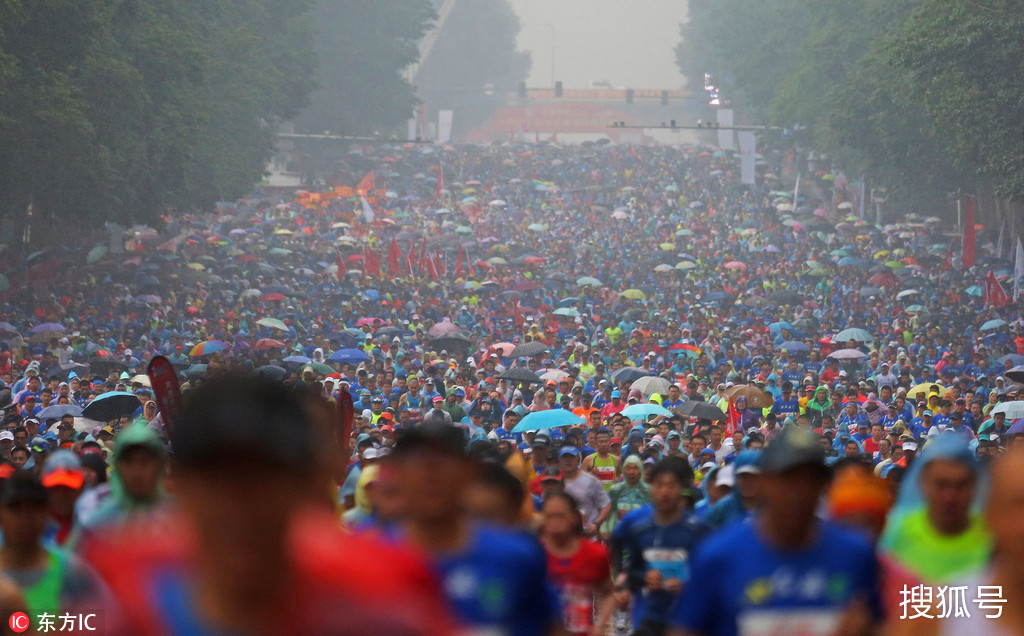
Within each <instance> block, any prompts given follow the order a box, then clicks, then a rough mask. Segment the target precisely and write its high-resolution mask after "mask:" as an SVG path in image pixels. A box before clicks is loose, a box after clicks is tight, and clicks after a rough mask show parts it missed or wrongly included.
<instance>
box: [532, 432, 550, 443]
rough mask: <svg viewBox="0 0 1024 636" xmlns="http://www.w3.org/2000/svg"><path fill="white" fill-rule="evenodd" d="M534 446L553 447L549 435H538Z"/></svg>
mask: <svg viewBox="0 0 1024 636" xmlns="http://www.w3.org/2000/svg"><path fill="white" fill-rule="evenodd" d="M533 445H534V446H551V436H550V435H548V434H547V433H537V434H536V435H534V436H533Z"/></svg>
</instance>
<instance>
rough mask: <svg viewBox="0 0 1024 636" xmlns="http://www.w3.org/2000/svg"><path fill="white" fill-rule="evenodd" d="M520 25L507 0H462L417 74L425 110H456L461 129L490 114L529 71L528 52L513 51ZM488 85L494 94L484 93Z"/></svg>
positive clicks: (458, 126)
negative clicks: (492, 88)
mask: <svg viewBox="0 0 1024 636" xmlns="http://www.w3.org/2000/svg"><path fill="white" fill-rule="evenodd" d="M519 29H520V26H519V18H518V17H517V16H516V14H515V11H514V10H513V9H512V5H511V4H509V2H508V0H460V1H459V3H458V4H456V5H455V8H454V9H452V12H451V15H450V16H448V20H447V21H446V22H445V24H444V27H443V28H442V29H441V31H440V33H438V38H437V41H436V43H435V44H434V46H433V48H432V49H431V51H430V54H429V56H428V57H427V58H426V59H425V60H422V62H421V64H420V68H419V72H418V74H417V75H416V88H417V91H418V94H419V95H420V96H421V98H422V99H423V100H424V102H425V103H426V105H427V107H428V109H429V110H430V111H431V112H432V113H436V112H437V110H439V109H444V108H450V109H453V110H455V111H456V116H455V126H456V128H457V129H459V130H465V129H467V128H468V127H472V126H474V125H476V124H478V123H480V122H482V121H485V120H486V119H488V118H489V117H490V115H491V114H492V113H493V111H494V109H495V108H496V107H497V106H498V105H499V104H503V103H504V93H506V92H507V91H512V90H515V89H516V86H517V85H518V83H519V82H520V81H521V80H525V79H526V76H527V75H529V73H530V54H529V53H527V52H522V51H517V50H516V38H517V37H518V36H519ZM487 84H491V85H493V86H494V94H493V95H490V96H489V95H487V94H486V93H485V91H484V86H485V85H487ZM428 116H429V115H428Z"/></svg>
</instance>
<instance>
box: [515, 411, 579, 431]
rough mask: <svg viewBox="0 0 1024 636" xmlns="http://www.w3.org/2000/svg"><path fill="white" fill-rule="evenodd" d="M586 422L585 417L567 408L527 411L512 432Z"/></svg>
mask: <svg viewBox="0 0 1024 636" xmlns="http://www.w3.org/2000/svg"><path fill="white" fill-rule="evenodd" d="M586 423H587V421H586V420H585V419H583V418H582V417H580V416H578V415H574V414H573V412H572V411H570V410H568V409H548V410H546V411H534V412H532V413H528V414H527V415H526V417H524V418H523V419H522V421H520V422H519V423H518V424H516V427H515V428H514V429H512V432H513V433H525V432H526V431H539V430H540V429H542V428H558V427H559V426H575V425H577V424H586Z"/></svg>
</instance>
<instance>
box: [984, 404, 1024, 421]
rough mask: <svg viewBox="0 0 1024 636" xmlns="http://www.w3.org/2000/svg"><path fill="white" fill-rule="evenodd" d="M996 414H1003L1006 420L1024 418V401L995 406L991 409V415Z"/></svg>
mask: <svg viewBox="0 0 1024 636" xmlns="http://www.w3.org/2000/svg"><path fill="white" fill-rule="evenodd" d="M996 413H1005V414H1006V419H1008V420H1015V419H1018V418H1021V417H1024V400H1015V401H1013V402H1001V403H999V404H996V405H995V407H994V408H993V409H992V414H993V415H995V414H996Z"/></svg>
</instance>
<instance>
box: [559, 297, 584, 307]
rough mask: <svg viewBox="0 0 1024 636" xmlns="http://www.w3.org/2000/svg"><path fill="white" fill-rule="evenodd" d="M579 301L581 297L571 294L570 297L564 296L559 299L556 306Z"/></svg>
mask: <svg viewBox="0 0 1024 636" xmlns="http://www.w3.org/2000/svg"><path fill="white" fill-rule="evenodd" d="M578 302H580V299H579V298H576V297H575V296H569V297H568V298H563V299H562V300H560V301H558V304H557V305H556V306H557V307H569V306H570V305H573V304H575V303H578Z"/></svg>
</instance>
